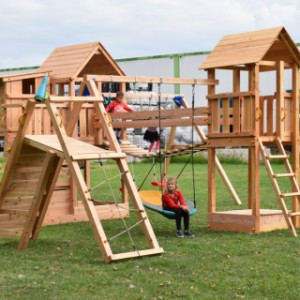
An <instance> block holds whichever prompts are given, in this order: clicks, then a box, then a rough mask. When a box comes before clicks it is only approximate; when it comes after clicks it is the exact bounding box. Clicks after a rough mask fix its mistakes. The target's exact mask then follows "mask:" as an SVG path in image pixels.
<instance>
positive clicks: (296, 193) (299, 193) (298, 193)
mask: <svg viewBox="0 0 300 300" xmlns="http://www.w3.org/2000/svg"><path fill="white" fill-rule="evenodd" d="M276 147H277V149H278V151H279V154H272V155H268V154H267V153H266V147H265V146H264V144H263V142H262V140H261V139H259V150H260V153H261V155H262V157H263V160H264V164H265V166H266V168H267V171H268V174H269V177H270V179H271V182H272V185H273V188H274V190H275V194H276V197H277V199H278V202H279V204H280V207H281V209H282V212H283V215H284V217H285V220H286V223H287V225H288V228H289V230H290V232H291V233H292V235H293V236H294V237H297V232H296V229H295V226H294V224H293V221H292V217H296V216H300V211H297V212H296V211H294V212H290V211H289V210H288V208H287V206H286V203H285V198H291V197H296V199H297V201H298V202H299V204H300V189H299V185H298V182H297V178H296V174H295V173H294V172H293V169H292V167H291V164H290V162H289V156H288V155H287V154H286V152H285V149H284V147H283V145H282V142H281V140H280V138H278V137H277V138H276ZM278 159H282V160H283V163H284V166H285V169H286V173H281V174H276V173H274V171H273V168H272V165H271V162H270V161H271V160H278ZM280 178H289V179H290V181H291V186H292V191H291V192H290V193H282V192H281V190H280V187H279V184H278V180H279V179H280Z"/></svg>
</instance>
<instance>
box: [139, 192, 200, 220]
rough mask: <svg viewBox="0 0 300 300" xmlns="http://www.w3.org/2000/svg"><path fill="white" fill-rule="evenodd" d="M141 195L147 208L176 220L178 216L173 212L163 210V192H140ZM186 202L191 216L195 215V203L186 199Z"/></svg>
mask: <svg viewBox="0 0 300 300" xmlns="http://www.w3.org/2000/svg"><path fill="white" fill-rule="evenodd" d="M139 194H140V197H141V199H142V201H143V204H144V206H145V207H146V208H148V209H150V210H153V211H155V212H157V213H159V214H161V215H163V216H164V217H166V218H168V219H175V217H176V214H175V213H174V212H173V211H169V210H166V209H163V207H162V192H161V191H151V190H149V191H140V192H139ZM184 201H185V203H186V205H187V206H188V207H189V208H190V216H192V215H193V214H195V212H196V211H197V208H196V207H194V203H193V202H192V201H190V200H188V199H186V198H184Z"/></svg>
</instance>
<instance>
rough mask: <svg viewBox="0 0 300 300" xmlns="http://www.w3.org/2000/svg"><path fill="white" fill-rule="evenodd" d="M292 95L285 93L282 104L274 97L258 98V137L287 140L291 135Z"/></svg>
mask: <svg viewBox="0 0 300 300" xmlns="http://www.w3.org/2000/svg"><path fill="white" fill-rule="evenodd" d="M292 109H293V106H292V94H291V93H285V94H284V97H283V101H282V103H279V102H278V98H277V97H276V94H275V95H268V96H261V97H260V111H261V118H260V124H259V128H260V135H261V136H267V137H271V136H278V137H280V138H281V139H282V140H289V139H290V138H291V135H292V115H293V114H292Z"/></svg>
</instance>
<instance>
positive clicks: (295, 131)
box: [292, 63, 300, 227]
mask: <svg viewBox="0 0 300 300" xmlns="http://www.w3.org/2000/svg"><path fill="white" fill-rule="evenodd" d="M292 89H293V92H292V93H293V94H292V103H293V104H292V105H293V109H292V114H293V115H292V126H293V128H292V168H293V171H294V173H295V177H296V180H297V182H298V184H299V178H300V176H299V67H298V65H297V64H296V63H295V64H294V65H293V68H292ZM292 201H293V202H292V210H293V211H299V210H300V207H299V202H298V201H297V197H294V198H293V200H292ZM292 220H293V224H294V226H295V227H300V216H298V217H293V219H292Z"/></svg>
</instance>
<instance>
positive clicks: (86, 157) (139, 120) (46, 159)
mask: <svg viewBox="0 0 300 300" xmlns="http://www.w3.org/2000/svg"><path fill="white" fill-rule="evenodd" d="M299 66H300V54H299V51H298V49H297V47H296V45H295V44H294V43H293V41H292V40H291V38H290V37H289V35H288V33H287V32H286V31H285V29H284V28H274V29H269V30H262V31H256V32H250V33H244V34H239V35H231V36H225V37H224V38H223V39H222V40H221V41H220V42H219V44H218V45H217V46H216V48H215V49H214V50H213V51H212V52H211V54H210V55H209V56H208V57H207V59H206V60H205V61H204V63H203V64H202V65H201V68H202V69H204V70H206V71H207V73H208V79H184V78H160V77H133V76H125V74H124V72H123V71H122V70H121V69H120V67H119V66H118V65H117V64H116V63H115V61H114V60H113V59H112V58H111V57H110V55H109V54H108V52H107V51H106V50H105V49H104V47H103V46H102V45H101V44H100V43H89V44H82V45H76V46H68V47H62V48H58V49H56V50H54V52H53V53H52V54H51V55H50V56H49V58H48V59H47V60H46V61H45V63H44V64H43V65H42V66H41V67H40V69H39V70H38V72H36V73H31V74H23V75H13V76H6V77H3V78H1V84H0V102H1V108H2V109H1V129H2V130H1V134H2V136H3V137H4V139H5V144H6V145H5V153H6V158H7V157H8V159H7V163H6V168H5V172H4V175H3V179H2V183H1V188H0V237H10V236H21V240H20V244H19V247H20V248H21V249H24V248H25V247H26V246H27V244H28V241H29V240H30V239H35V238H37V237H38V234H39V232H40V229H41V226H42V225H48V224H57V223H66V222H74V221H82V220H89V221H90V222H91V224H92V227H93V231H94V234H95V236H96V239H97V242H98V244H99V247H100V249H101V252H102V254H103V256H104V259H105V261H106V262H110V261H113V260H117V259H123V258H130V257H136V256H143V255H152V254H158V253H161V252H162V251H163V250H162V249H161V248H160V247H159V245H158V243H157V240H156V237H155V235H154V233H153V230H152V227H151V224H150V222H149V220H148V217H147V214H146V212H145V211H144V208H143V205H142V202H141V198H140V195H139V193H138V191H137V188H136V186H135V184H134V182H133V179H132V177H131V174H130V171H129V169H128V166H127V155H128V156H135V157H140V158H142V157H147V156H153V155H156V154H150V153H148V151H147V150H145V149H142V148H140V147H138V146H136V145H133V144H130V143H128V141H127V138H126V129H127V128H142V127H145V128H146V127H149V126H152V127H155V126H156V127H170V128H171V132H170V136H169V140H168V143H167V149H166V151H164V152H163V153H159V155H164V156H167V157H168V158H167V163H166V169H165V170H164V172H165V173H166V172H167V169H168V164H169V163H170V158H171V156H173V155H178V154H186V153H191V152H195V151H202V150H203V149H207V151H208V174H209V177H208V204H209V205H208V209H209V211H208V227H209V228H210V229H211V230H232V231H243V232H255V233H259V232H262V231H269V230H274V229H281V228H289V229H290V231H291V232H292V234H293V235H294V236H296V235H297V233H296V230H295V228H296V227H298V226H299V225H300V221H299V215H300V213H299V198H300V190H299V186H298V180H299V143H298V142H299V137H298V135H299ZM218 70H222V71H224V70H226V71H227V72H230V73H231V75H232V82H233V84H232V91H231V92H228V93H222V94H217V93H216V85H217V84H218V80H217V78H218ZM287 70H289V72H290V74H291V76H292V89H291V90H289V91H286V88H285V86H284V75H285V73H286V72H287ZM262 72H275V74H276V89H275V90H274V93H273V94H272V95H260V91H259V82H260V74H261V73H262ZM45 74H47V75H48V77H49V82H48V86H47V90H48V91H49V95H50V97H49V99H48V100H46V102H45V103H36V102H34V101H33V99H34V95H35V93H36V92H37V88H38V87H39V85H40V84H41V82H42V79H43V77H44V75H45ZM245 76H246V77H247V78H248V88H247V90H246V91H245V90H242V89H241V78H242V77H243V78H244V77H245ZM126 83H127V84H128V83H151V84H156V85H157V86H158V94H157V96H153V94H151V95H150V94H149V95H148V96H149V97H157V103H160V100H161V97H162V93H161V92H160V88H161V86H162V85H164V84H173V85H174V84H185V85H190V86H191V87H192V88H194V87H195V86H196V85H204V86H205V87H206V86H207V89H208V93H207V94H208V95H207V99H208V107H205V108H204V107H195V106H192V107H189V105H188V104H187V102H186V101H185V99H182V102H181V105H180V107H178V106H174V107H175V108H174V109H168V110H161V109H156V110H151V111H150V110H147V111H137V112H132V113H126V114H124V113H123V114H122V113H111V114H108V113H106V111H105V107H104V103H103V102H104V100H103V96H106V97H111V96H114V91H111V90H110V88H108V87H111V85H112V84H114V85H115V86H116V87H117V90H121V91H124V92H125V91H126ZM145 96H147V95H146V94H143V97H145ZM172 96H175V95H172ZM126 97H127V98H128V99H129V98H134V97H139V96H138V95H137V94H136V93H133V94H127V95H126ZM193 97H194V94H193ZM28 99H29V100H28ZM113 118H118V119H122V121H121V122H117V123H115V122H113V120H112V119H113ZM201 125H208V134H207V136H206V135H205V134H204V132H203V131H202V130H201V127H200V126H201ZM115 126H117V127H118V128H121V129H122V139H123V141H124V143H122V144H121V145H119V144H118V143H117V140H116V138H115V135H114V132H113V127H115ZM177 126H189V127H194V128H195V130H196V132H197V133H198V134H199V136H200V138H201V140H202V143H200V144H196V145H185V146H183V145H174V138H175V135H176V127H177ZM228 146H230V147H232V148H234V147H238V148H240V147H243V148H247V149H248V153H249V164H248V175H249V176H248V209H244V210H240V209H237V210H230V211H218V210H217V199H216V170H218V172H219V174H220V175H221V178H222V179H223V181H224V183H225V185H226V187H227V188H228V190H229V192H230V194H231V196H232V197H233V199H234V201H235V203H237V204H240V203H241V202H240V199H239V197H238V195H237V194H236V192H235V190H234V188H233V186H232V184H231V182H230V180H229V178H228V177H227V175H226V173H225V171H224V169H223V168H222V166H221V164H220V162H219V160H218V158H217V155H216V152H217V151H216V150H217V148H224V147H228ZM266 146H268V147H269V146H276V147H277V148H278V152H279V154H278V155H270V154H268V153H267V152H266ZM284 146H291V147H292V165H290V163H289V160H288V156H287V155H286V153H285V148H284ZM260 155H261V157H262V158H263V161H264V163H265V165H266V168H267V171H268V173H269V175H270V178H271V182H272V184H273V186H274V190H275V193H276V195H277V198H278V201H279V203H280V206H281V210H271V209H267V208H262V207H261V205H260V204H261V202H260V197H261V195H260V188H259V164H260ZM107 159H108V160H114V161H116V163H117V166H118V168H119V170H120V174H121V182H122V201H121V203H119V204H116V203H108V202H107V201H105V202H103V203H101V199H99V202H97V203H95V202H94V201H92V199H91V194H90V172H89V166H90V165H89V161H91V160H107ZM272 159H283V161H284V166H285V167H286V170H287V171H286V173H284V174H276V173H274V171H273V169H272V165H271V163H270V161H271V160H272ZM79 162H81V165H82V164H83V165H84V175H82V173H81V170H80V166H79ZM280 178H289V179H290V180H291V191H290V192H289V193H286V192H281V191H280V187H279V186H280V185H279V184H278V180H280ZM128 194H129V197H130V199H131V202H132V205H133V207H134V210H135V212H136V214H137V218H138V220H139V225H140V226H141V228H142V230H143V232H144V235H145V237H146V240H147V243H148V246H149V249H145V250H139V251H137V250H133V251H131V252H126V253H119V254H114V253H113V252H112V250H111V248H110V245H109V240H108V239H107V237H106V235H105V232H104V229H103V227H102V225H101V220H103V219H112V218H125V217H127V216H128V213H129V209H130V205H129V200H128ZM78 195H79V198H80V199H78ZM286 198H291V199H292V205H290V206H287V205H286V203H285V199H286ZM97 204H98V205H97ZM288 207H289V208H288Z"/></svg>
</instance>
